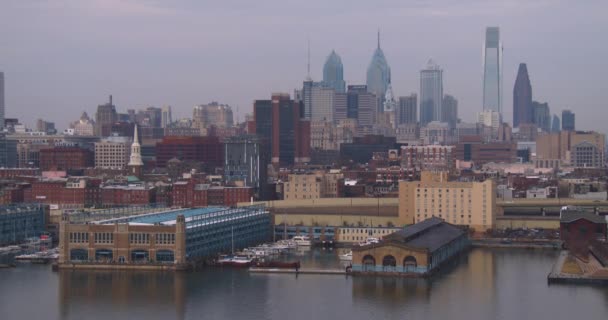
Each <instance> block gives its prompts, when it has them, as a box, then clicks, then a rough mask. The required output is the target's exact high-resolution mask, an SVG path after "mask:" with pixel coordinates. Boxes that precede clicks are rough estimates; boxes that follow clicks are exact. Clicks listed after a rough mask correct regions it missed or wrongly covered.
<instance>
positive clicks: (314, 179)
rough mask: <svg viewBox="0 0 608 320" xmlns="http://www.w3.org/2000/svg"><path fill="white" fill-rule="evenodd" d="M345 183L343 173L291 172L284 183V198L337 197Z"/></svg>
mask: <svg viewBox="0 0 608 320" xmlns="http://www.w3.org/2000/svg"><path fill="white" fill-rule="evenodd" d="M343 184H344V176H343V175H342V174H341V173H323V172H317V173H309V174H290V175H289V176H288V180H287V181H286V182H285V185H284V194H283V198H284V199H285V200H289V199H296V200H297V199H319V198H336V197H339V196H340V194H341V192H342V185H343Z"/></svg>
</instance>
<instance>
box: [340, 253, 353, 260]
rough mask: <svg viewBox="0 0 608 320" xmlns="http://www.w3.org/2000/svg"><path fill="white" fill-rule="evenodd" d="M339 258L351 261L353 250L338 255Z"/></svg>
mask: <svg viewBox="0 0 608 320" xmlns="http://www.w3.org/2000/svg"><path fill="white" fill-rule="evenodd" d="M340 260H341V261H353V252H352V251H348V252H346V253H344V254H341V255H340Z"/></svg>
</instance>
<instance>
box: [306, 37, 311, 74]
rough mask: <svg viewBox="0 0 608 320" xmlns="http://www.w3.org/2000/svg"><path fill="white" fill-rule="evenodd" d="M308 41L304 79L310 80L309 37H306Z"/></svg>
mask: <svg viewBox="0 0 608 320" xmlns="http://www.w3.org/2000/svg"><path fill="white" fill-rule="evenodd" d="M307 41H308V55H307V60H306V80H308V81H310V80H311V78H310V38H308V39H307Z"/></svg>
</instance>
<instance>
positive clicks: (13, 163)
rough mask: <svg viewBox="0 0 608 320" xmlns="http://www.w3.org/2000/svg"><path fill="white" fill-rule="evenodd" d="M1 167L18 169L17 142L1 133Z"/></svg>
mask: <svg viewBox="0 0 608 320" xmlns="http://www.w3.org/2000/svg"><path fill="white" fill-rule="evenodd" d="M0 167H2V168H16V167H17V141H16V140H9V139H7V137H6V135H5V134H4V133H0Z"/></svg>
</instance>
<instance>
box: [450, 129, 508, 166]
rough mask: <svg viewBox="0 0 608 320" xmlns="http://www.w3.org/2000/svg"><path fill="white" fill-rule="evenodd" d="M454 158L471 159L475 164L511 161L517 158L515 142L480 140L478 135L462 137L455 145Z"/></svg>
mask: <svg viewBox="0 0 608 320" xmlns="http://www.w3.org/2000/svg"><path fill="white" fill-rule="evenodd" d="M454 158H455V159H456V160H460V161H471V162H473V163H475V165H477V166H481V165H484V164H486V163H488V162H506V163H513V162H515V161H516V160H517V144H516V143H512V142H488V143H485V142H482V139H481V137H480V136H468V137H462V139H461V142H459V143H458V144H457V145H456V148H455V150H454Z"/></svg>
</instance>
